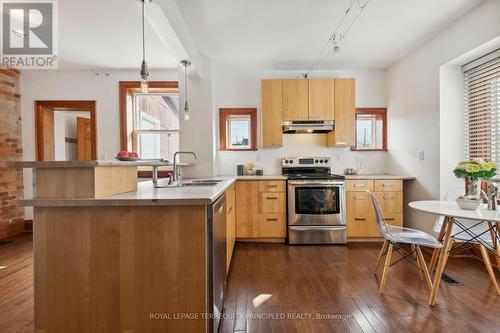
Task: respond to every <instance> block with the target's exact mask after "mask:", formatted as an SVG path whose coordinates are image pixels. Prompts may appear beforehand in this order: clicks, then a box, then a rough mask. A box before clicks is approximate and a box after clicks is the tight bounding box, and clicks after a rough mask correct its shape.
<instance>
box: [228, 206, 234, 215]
mask: <svg viewBox="0 0 500 333" xmlns="http://www.w3.org/2000/svg"><path fill="white" fill-rule="evenodd" d="M232 210H233V206H231V207H229V209H228V211H227V215H229V214H230V213H231V211H232Z"/></svg>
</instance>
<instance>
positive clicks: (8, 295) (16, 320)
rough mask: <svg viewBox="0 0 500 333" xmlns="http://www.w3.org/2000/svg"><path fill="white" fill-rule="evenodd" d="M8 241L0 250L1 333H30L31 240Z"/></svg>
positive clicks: (21, 237) (20, 237)
mask: <svg viewBox="0 0 500 333" xmlns="http://www.w3.org/2000/svg"><path fill="white" fill-rule="evenodd" d="M32 236H33V235H32V234H31V233H26V234H21V235H18V236H15V237H12V238H10V239H11V240H13V241H14V242H13V243H10V244H7V245H4V246H0V332H2V333H11V332H12V333H13V332H33V331H34V313H33V308H34V301H33V240H32V239H33V238H32Z"/></svg>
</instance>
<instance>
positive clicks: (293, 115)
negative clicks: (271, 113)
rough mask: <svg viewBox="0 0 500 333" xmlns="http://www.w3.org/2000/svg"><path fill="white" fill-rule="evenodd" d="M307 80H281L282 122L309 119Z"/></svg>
mask: <svg viewBox="0 0 500 333" xmlns="http://www.w3.org/2000/svg"><path fill="white" fill-rule="evenodd" d="M308 109H309V82H308V80H307V79H293V80H283V120H307V119H309V111H308Z"/></svg>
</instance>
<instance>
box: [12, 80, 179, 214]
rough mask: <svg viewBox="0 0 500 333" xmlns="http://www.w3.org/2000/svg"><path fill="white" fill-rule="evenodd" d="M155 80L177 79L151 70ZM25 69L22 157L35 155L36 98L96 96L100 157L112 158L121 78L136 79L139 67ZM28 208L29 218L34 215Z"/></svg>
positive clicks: (28, 189) (27, 185) (27, 182)
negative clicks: (101, 70)
mask: <svg viewBox="0 0 500 333" xmlns="http://www.w3.org/2000/svg"><path fill="white" fill-rule="evenodd" d="M150 72H151V77H150V79H151V80H152V81H177V79H178V73H177V71H176V70H174V71H158V70H151V71H150ZM100 73H101V75H96V72H95V71H64V70H54V71H51V70H38V71H37V70H25V71H22V73H21V96H22V98H21V109H22V117H23V122H22V128H23V159H24V160H34V159H35V117H34V115H35V113H34V110H33V105H34V101H35V100H95V101H96V108H97V110H96V118H97V119H96V120H97V157H98V158H99V159H110V158H112V157H113V156H114V155H115V154H116V153H117V152H118V151H119V149H120V124H119V112H118V106H119V101H118V82H119V81H137V80H138V77H139V73H138V71H135V70H130V71H108V72H107V73H109V76H106V75H104V73H103V72H100ZM31 184H32V177H31V170H26V171H25V173H24V189H25V190H24V191H25V198H30V197H31V196H32V185H31ZM31 216H32V215H31V212H30V211H26V219H30V218H31Z"/></svg>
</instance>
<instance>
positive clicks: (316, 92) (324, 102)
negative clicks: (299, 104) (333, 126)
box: [309, 79, 335, 120]
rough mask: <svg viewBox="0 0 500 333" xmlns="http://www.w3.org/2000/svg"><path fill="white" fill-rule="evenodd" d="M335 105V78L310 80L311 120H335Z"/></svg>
mask: <svg viewBox="0 0 500 333" xmlns="http://www.w3.org/2000/svg"><path fill="white" fill-rule="evenodd" d="M334 107H335V80H334V79H310V80H309V120H333V119H334V118H335V115H334Z"/></svg>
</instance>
